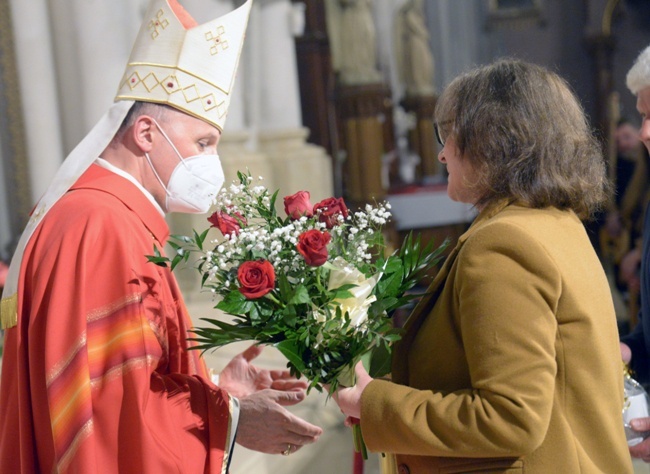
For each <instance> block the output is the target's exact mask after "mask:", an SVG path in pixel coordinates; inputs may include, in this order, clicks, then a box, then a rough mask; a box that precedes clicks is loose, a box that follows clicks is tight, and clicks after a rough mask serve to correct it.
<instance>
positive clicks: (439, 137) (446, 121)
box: [433, 120, 454, 147]
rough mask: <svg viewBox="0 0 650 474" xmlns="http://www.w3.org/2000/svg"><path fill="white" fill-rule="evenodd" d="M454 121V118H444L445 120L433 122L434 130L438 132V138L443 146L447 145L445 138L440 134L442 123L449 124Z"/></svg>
mask: <svg viewBox="0 0 650 474" xmlns="http://www.w3.org/2000/svg"><path fill="white" fill-rule="evenodd" d="M453 122H454V121H453V120H444V121H442V122H440V123H438V122H434V123H433V130H434V132H435V134H436V140H437V141H438V143H439V144H440V146H443V147H444V146H445V140H443V139H442V135H441V134H440V126H441V125H447V124H449V123H453Z"/></svg>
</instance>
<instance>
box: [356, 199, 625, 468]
mask: <svg viewBox="0 0 650 474" xmlns="http://www.w3.org/2000/svg"><path fill="white" fill-rule="evenodd" d="M429 292H430V294H429V296H427V297H424V298H423V299H422V301H421V302H420V304H419V305H418V306H417V308H416V309H415V311H414V312H413V314H412V315H411V317H410V318H409V320H408V322H407V324H406V332H405V334H404V337H403V339H402V341H401V342H400V343H399V344H398V345H397V347H396V348H395V352H394V357H393V374H392V380H393V382H388V381H385V380H375V381H373V382H371V383H370V384H369V385H368V386H367V387H366V389H365V390H364V392H363V395H362V399H361V428H362V432H363V436H364V439H365V441H366V443H367V446H368V448H369V449H370V450H371V451H376V452H385V453H395V454H396V462H397V465H398V466H399V468H400V469H399V472H401V473H408V472H410V474H419V473H462V472H482V473H483V472H493V473H496V472H507V473H516V472H524V473H540V474H541V473H543V474H556V473H558V474H574V473H608V474H624V473H631V472H632V465H631V460H630V455H629V451H628V448H627V444H626V440H625V435H624V432H623V425H622V418H621V410H622V407H623V383H622V380H623V374H622V363H621V355H620V349H619V343H618V332H617V327H616V319H615V314H614V307H613V304H612V298H611V293H610V290H609V286H608V283H607V280H606V277H605V275H604V272H603V269H602V266H601V264H600V262H599V260H598V258H597V257H596V254H595V253H594V251H593V248H592V246H591V244H590V242H589V239H588V237H587V235H586V233H585V230H584V227H583V225H582V224H581V222H580V220H579V219H578V218H577V217H576V215H575V214H574V213H573V212H571V211H559V210H557V209H543V210H539V209H530V208H527V207H524V206H519V205H514V204H511V205H505V204H501V205H498V206H492V207H490V208H489V209H486V210H484V211H483V212H482V213H481V214H480V215H479V216H478V217H477V219H476V220H475V222H474V223H473V224H472V226H471V227H470V229H469V230H468V231H467V232H466V233H465V234H464V235H463V236H462V237H461V238H460V239H459V242H458V245H457V246H456V248H455V249H454V250H453V251H452V252H451V254H450V256H449V257H448V259H447V261H446V262H445V265H444V266H443V268H442V269H441V271H440V273H439V275H438V276H437V277H436V279H435V280H434V282H433V283H432V285H431V287H430V288H429Z"/></svg>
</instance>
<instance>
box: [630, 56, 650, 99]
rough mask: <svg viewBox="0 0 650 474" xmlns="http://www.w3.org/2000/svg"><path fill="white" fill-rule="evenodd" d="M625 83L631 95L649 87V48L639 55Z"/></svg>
mask: <svg viewBox="0 0 650 474" xmlns="http://www.w3.org/2000/svg"><path fill="white" fill-rule="evenodd" d="M626 83H627V88H628V89H630V91H632V94H638V93H639V91H640V90H641V89H645V88H646V87H650V46H648V47H647V48H646V49H644V50H643V51H642V52H641V54H639V57H638V58H637V59H636V61H635V62H634V65H633V66H632V68H631V69H630V71H629V72H628V73H627V78H626Z"/></svg>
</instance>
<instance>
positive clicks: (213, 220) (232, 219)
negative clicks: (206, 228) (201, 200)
mask: <svg viewBox="0 0 650 474" xmlns="http://www.w3.org/2000/svg"><path fill="white" fill-rule="evenodd" d="M208 222H210V224H212V227H217V228H218V229H219V230H220V231H221V233H222V234H223V235H228V234H232V233H234V234H235V235H237V234H239V230H240V229H241V226H242V225H247V224H248V223H247V222H246V219H244V216H242V215H241V214H240V213H239V212H233V213H232V215H231V214H228V213H227V212H224V211H217V212H215V213H214V214H212V215H211V216H210V217H208Z"/></svg>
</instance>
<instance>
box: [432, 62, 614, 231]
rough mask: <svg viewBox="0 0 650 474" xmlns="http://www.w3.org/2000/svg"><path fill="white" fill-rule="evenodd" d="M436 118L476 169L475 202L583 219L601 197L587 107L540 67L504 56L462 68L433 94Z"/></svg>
mask: <svg viewBox="0 0 650 474" xmlns="http://www.w3.org/2000/svg"><path fill="white" fill-rule="evenodd" d="M435 118H436V122H437V123H438V124H439V125H440V128H441V132H442V134H443V135H449V136H452V137H453V138H454V141H455V142H456V145H457V147H458V151H459V152H460V155H461V156H462V158H461V159H463V160H470V161H471V162H472V164H473V166H474V169H475V170H476V179H475V181H474V182H473V183H471V186H472V187H473V189H474V190H475V192H476V193H477V195H478V196H480V197H479V199H478V201H477V203H476V205H477V207H483V206H485V205H487V204H489V203H491V202H494V201H496V200H500V199H509V200H518V201H521V202H523V203H525V204H526V205H528V206H530V207H533V208H545V207H549V206H553V207H556V208H558V209H572V210H573V211H574V212H575V213H576V214H577V215H578V216H579V217H580V218H582V219H588V218H590V217H592V216H593V215H594V213H595V212H597V211H598V210H599V209H600V207H601V206H602V204H603V203H604V202H605V200H606V198H607V195H608V194H607V193H608V191H609V183H608V179H607V172H606V165H605V161H604V158H603V153H602V148H601V146H600V144H599V142H598V140H597V139H596V138H595V136H594V134H593V132H592V130H591V127H590V125H589V122H588V120H587V118H586V116H585V113H584V111H583V109H582V107H581V106H580V103H579V102H578V99H577V98H576V96H575V95H574V94H573V92H572V91H571V89H570V87H569V85H568V84H567V83H566V82H565V81H564V80H563V79H562V78H560V77H559V76H558V75H557V74H555V73H553V72H551V71H549V70H547V69H545V68H543V67H540V66H537V65H534V64H530V63H526V62H523V61H518V60H512V59H502V60H499V61H497V62H494V63H492V64H490V65H487V66H483V67H479V68H476V69H473V70H471V71H469V72H467V73H465V74H462V75H460V76H459V77H457V78H456V79H454V80H453V81H452V82H451V83H450V84H449V86H448V87H447V88H446V89H445V91H444V92H443V93H442V95H441V96H440V97H439V99H438V103H437V105H436V111H435Z"/></svg>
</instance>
